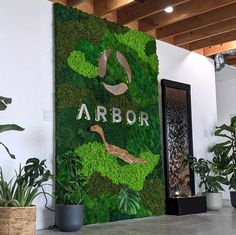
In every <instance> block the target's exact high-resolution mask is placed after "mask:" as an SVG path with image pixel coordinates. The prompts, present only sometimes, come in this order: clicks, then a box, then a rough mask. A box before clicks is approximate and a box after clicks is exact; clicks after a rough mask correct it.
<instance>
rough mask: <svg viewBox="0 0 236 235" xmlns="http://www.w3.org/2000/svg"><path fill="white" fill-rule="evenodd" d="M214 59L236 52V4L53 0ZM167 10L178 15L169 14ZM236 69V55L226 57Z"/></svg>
mask: <svg viewBox="0 0 236 235" xmlns="http://www.w3.org/2000/svg"><path fill="white" fill-rule="evenodd" d="M51 1H53V2H60V3H62V4H65V5H68V6H72V7H76V8H78V9H81V10H83V11H86V12H88V13H93V14H95V15H97V16H100V17H104V18H106V19H108V20H110V21H115V22H117V23H120V24H122V25H127V26H128V27H130V28H135V29H138V30H140V31H143V32H146V33H148V34H150V35H152V36H154V37H156V38H157V39H158V40H162V41H165V42H168V43H171V44H173V45H176V46H179V47H182V48H185V49H187V50H190V51H195V52H197V53H200V54H202V55H206V56H210V57H213V56H214V55H215V54H217V53H220V52H223V51H227V50H231V49H236V0H51ZM167 6H173V7H174V11H173V12H172V13H171V14H168V13H166V12H165V11H164V9H165V8H166V7H167ZM225 60H226V63H227V64H229V65H232V66H236V55H235V56H225Z"/></svg>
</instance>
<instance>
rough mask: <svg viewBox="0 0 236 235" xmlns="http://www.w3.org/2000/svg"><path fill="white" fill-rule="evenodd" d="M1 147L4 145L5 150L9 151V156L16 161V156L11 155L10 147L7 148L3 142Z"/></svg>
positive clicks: (0, 143)
mask: <svg viewBox="0 0 236 235" xmlns="http://www.w3.org/2000/svg"><path fill="white" fill-rule="evenodd" d="M0 145H2V146H3V147H4V148H5V150H6V151H7V153H8V155H9V156H10V157H11V158H12V159H16V157H15V155H14V154H12V153H10V150H9V149H8V147H7V146H6V145H5V144H3V143H2V142H0Z"/></svg>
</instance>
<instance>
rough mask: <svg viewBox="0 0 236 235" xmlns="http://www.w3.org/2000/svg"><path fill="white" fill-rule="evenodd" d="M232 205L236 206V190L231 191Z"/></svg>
mask: <svg viewBox="0 0 236 235" xmlns="http://www.w3.org/2000/svg"><path fill="white" fill-rule="evenodd" d="M230 200H231V205H232V206H233V207H234V208H236V191H231V192H230Z"/></svg>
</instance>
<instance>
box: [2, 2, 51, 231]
mask: <svg viewBox="0 0 236 235" xmlns="http://www.w3.org/2000/svg"><path fill="white" fill-rule="evenodd" d="M52 45H53V44H52V4H51V3H49V2H48V1H46V0H20V1H9V0H1V1H0V84H1V85H0V95H2V96H7V97H11V98H13V103H12V104H11V105H10V106H9V108H8V109H7V111H4V112H0V115H1V119H0V123H1V124H2V123H3V124H5V123H17V124H19V125H21V126H22V127H24V128H25V131H24V132H19V133H18V132H8V133H2V134H1V135H0V140H1V141H3V142H4V143H5V144H6V145H7V146H8V147H9V148H10V150H11V151H12V152H13V153H14V154H15V155H16V158H17V160H11V159H10V158H9V156H8V155H7V154H6V152H5V151H4V150H3V148H2V147H1V148H0V166H2V167H3V170H4V172H5V173H6V174H7V176H8V178H9V177H12V176H13V174H14V171H13V169H18V164H19V162H25V160H26V159H27V158H29V157H38V158H41V159H45V158H46V159H47V165H48V167H49V169H52V163H53V123H52V121H46V120H43V112H44V111H46V112H44V113H45V115H46V114H49V116H50V115H51V113H52V109H53V62H52V61H53V54H52ZM45 119H47V117H45ZM49 119H50V117H49ZM35 203H36V204H38V205H39V207H38V213H37V228H42V227H46V226H48V225H51V224H54V221H53V214H52V213H50V212H48V211H47V210H46V209H44V206H43V205H44V200H43V199H42V198H40V199H39V200H37V201H35Z"/></svg>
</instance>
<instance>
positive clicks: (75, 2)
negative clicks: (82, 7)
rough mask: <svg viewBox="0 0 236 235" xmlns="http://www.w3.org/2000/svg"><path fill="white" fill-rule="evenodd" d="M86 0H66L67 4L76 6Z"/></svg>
mask: <svg viewBox="0 0 236 235" xmlns="http://www.w3.org/2000/svg"><path fill="white" fill-rule="evenodd" d="M85 1H86V0H66V2H67V5H68V6H70V7H76V6H77V5H79V4H80V3H83V2H85Z"/></svg>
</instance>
